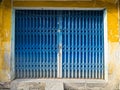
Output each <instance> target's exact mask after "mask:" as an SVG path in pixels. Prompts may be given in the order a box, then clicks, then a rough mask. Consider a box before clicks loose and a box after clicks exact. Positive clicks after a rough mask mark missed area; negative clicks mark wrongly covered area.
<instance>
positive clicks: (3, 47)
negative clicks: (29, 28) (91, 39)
mask: <svg viewBox="0 0 120 90" xmlns="http://www.w3.org/2000/svg"><path fill="white" fill-rule="evenodd" d="M108 1H110V0H97V1H96V0H93V1H92V2H91V1H90V2H79V1H69V2H67V1H54V2H53V1H24V2H23V1H14V2H13V8H14V7H66V8H67V7H69V8H71V7H72V8H105V9H106V10H107V23H108V25H107V27H108V37H105V38H108V64H109V73H110V74H111V75H112V74H113V72H114V71H115V70H116V67H115V66H116V63H115V60H117V59H118V58H117V56H116V55H117V54H118V53H119V50H120V49H119V44H118V41H119V32H118V7H117V4H115V3H111V2H108ZM11 15H12V13H11V1H10V0H4V2H3V3H1V4H0V81H9V79H10V77H9V76H10V66H9V63H8V61H9V60H10V47H11ZM6 54H7V56H8V59H9V60H8V61H7V62H6V58H5V55H6Z"/></svg>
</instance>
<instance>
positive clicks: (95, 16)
mask: <svg viewBox="0 0 120 90" xmlns="http://www.w3.org/2000/svg"><path fill="white" fill-rule="evenodd" d="M62 21H63V22H62V56H63V57H62V77H63V78H83V79H104V28H103V27H104V26H103V25H104V23H103V11H63V12H62Z"/></svg>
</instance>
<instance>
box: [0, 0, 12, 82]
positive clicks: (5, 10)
mask: <svg viewBox="0 0 120 90" xmlns="http://www.w3.org/2000/svg"><path fill="white" fill-rule="evenodd" d="M10 40H11V1H10V0H4V2H2V3H0V81H4V82H5V81H9V79H10V65H9V61H10V43H11V42H10Z"/></svg>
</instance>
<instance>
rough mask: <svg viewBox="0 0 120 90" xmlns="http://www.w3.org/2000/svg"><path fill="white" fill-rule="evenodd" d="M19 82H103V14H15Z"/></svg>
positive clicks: (36, 12)
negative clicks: (49, 79) (39, 80)
mask: <svg viewBox="0 0 120 90" xmlns="http://www.w3.org/2000/svg"><path fill="white" fill-rule="evenodd" d="M15 72H16V78H57V77H58V78H84V79H85V78H86V79H91V78H92V79H104V24H103V11H102V10H101V11H90V10H89V11H80V10H16V12H15Z"/></svg>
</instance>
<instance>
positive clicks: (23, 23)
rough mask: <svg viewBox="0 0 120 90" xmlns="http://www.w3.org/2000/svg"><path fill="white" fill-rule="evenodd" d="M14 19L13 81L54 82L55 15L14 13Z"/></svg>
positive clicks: (53, 13)
mask: <svg viewBox="0 0 120 90" xmlns="http://www.w3.org/2000/svg"><path fill="white" fill-rule="evenodd" d="M15 16H16V17H15V65H16V66H15V72H16V78H56V77H57V52H58V50H57V28H58V25H57V15H56V11H46V10H44V11H43V10H16V13H15Z"/></svg>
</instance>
